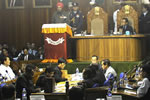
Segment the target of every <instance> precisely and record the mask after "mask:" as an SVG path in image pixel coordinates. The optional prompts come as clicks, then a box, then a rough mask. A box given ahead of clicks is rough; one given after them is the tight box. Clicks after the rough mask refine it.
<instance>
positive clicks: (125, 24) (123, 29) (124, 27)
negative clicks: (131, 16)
mask: <svg viewBox="0 0 150 100" xmlns="http://www.w3.org/2000/svg"><path fill="white" fill-rule="evenodd" d="M119 32H120V33H121V34H128V35H133V34H134V32H133V28H132V27H131V26H130V25H129V21H128V18H123V19H122V20H121V26H120V27H119Z"/></svg>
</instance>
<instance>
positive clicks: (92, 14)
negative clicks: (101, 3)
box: [87, 7, 108, 35]
mask: <svg viewBox="0 0 150 100" xmlns="http://www.w3.org/2000/svg"><path fill="white" fill-rule="evenodd" d="M87 29H88V33H91V34H92V35H104V34H107V33H108V14H107V13H106V12H105V11H104V10H103V9H102V8H101V7H95V8H93V9H92V10H90V11H89V13H88V14H87Z"/></svg>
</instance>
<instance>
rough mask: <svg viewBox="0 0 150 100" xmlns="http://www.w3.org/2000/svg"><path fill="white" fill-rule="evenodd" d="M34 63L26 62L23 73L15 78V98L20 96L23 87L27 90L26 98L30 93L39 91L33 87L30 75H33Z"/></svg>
mask: <svg viewBox="0 0 150 100" xmlns="http://www.w3.org/2000/svg"><path fill="white" fill-rule="evenodd" d="M33 69H34V65H32V64H28V65H27V66H26V68H25V73H24V74H22V75H21V76H19V77H18V78H17V80H16V98H20V99H21V98H22V91H23V89H24V88H25V90H26V91H27V100H30V99H29V96H30V95H31V93H35V92H40V89H39V88H35V86H34V84H33V81H32V77H33V74H34V72H33Z"/></svg>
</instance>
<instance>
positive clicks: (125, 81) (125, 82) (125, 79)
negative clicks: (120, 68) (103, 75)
mask: <svg viewBox="0 0 150 100" xmlns="http://www.w3.org/2000/svg"><path fill="white" fill-rule="evenodd" d="M124 85H128V78H127V75H126V74H125V76H124Z"/></svg>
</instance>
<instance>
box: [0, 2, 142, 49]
mask: <svg viewBox="0 0 150 100" xmlns="http://www.w3.org/2000/svg"><path fill="white" fill-rule="evenodd" d="M24 1H25V4H24V5H25V8H23V9H6V7H5V0H0V43H4V42H6V43H8V44H9V45H14V46H16V47H17V48H18V49H21V48H23V47H24V46H25V44H26V42H35V43H36V45H38V46H40V45H43V43H44V42H43V38H42V34H41V26H42V24H44V23H48V22H50V20H51V17H52V15H53V13H54V11H56V2H57V1H58V0H52V4H53V5H52V6H53V7H52V8H33V6H32V4H33V3H32V0H24ZM72 1H75V2H78V3H79V4H80V9H81V11H82V12H83V15H84V17H85V18H84V26H83V29H84V30H86V29H87V21H86V18H87V17H86V15H87V13H88V11H89V10H90V9H91V8H92V7H91V6H90V4H89V2H90V1H91V0H72ZM132 5H133V7H134V9H136V10H137V11H138V12H140V11H141V10H140V8H141V5H140V4H138V3H135V4H132ZM117 6H118V4H113V3H112V0H104V3H103V4H101V7H102V8H103V9H104V11H106V13H108V18H109V19H108V23H109V25H108V30H110V29H113V20H112V14H113V11H114V10H116V8H117ZM66 8H67V7H65V9H66ZM85 8H86V9H85Z"/></svg>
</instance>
